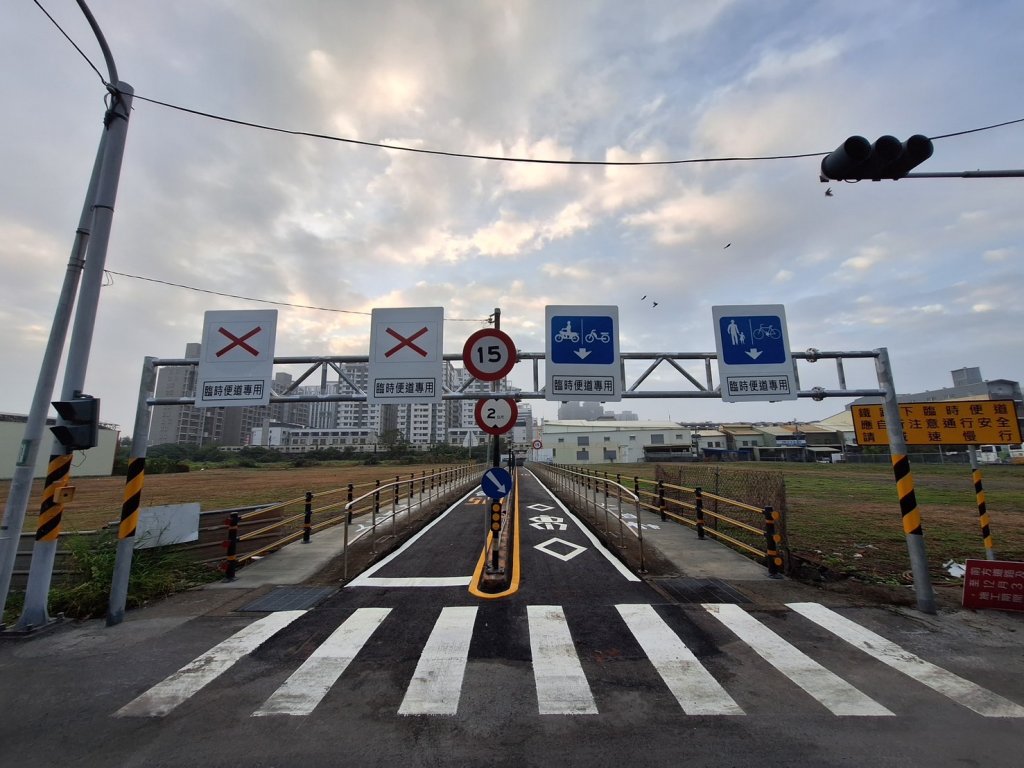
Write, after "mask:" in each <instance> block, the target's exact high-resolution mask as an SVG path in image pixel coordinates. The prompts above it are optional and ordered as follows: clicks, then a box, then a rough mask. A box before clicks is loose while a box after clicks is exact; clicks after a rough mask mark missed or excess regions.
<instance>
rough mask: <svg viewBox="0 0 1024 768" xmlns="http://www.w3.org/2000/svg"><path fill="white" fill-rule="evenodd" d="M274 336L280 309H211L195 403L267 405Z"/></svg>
mask: <svg viewBox="0 0 1024 768" xmlns="http://www.w3.org/2000/svg"><path fill="white" fill-rule="evenodd" d="M276 336H277V310H276V309H255V310H238V311H230V310H221V311H212V312H207V313H206V314H205V315H204V316H203V343H202V351H201V352H200V355H199V368H198V370H197V372H196V407H197V408H220V407H223V406H240V405H267V404H268V403H269V402H270V395H271V389H270V384H271V382H272V381H273V378H274V342H275V340H276Z"/></svg>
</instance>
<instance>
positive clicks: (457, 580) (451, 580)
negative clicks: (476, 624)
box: [347, 576, 473, 587]
mask: <svg viewBox="0 0 1024 768" xmlns="http://www.w3.org/2000/svg"><path fill="white" fill-rule="evenodd" d="M472 581H473V577H472V576H434V577H430V576H407V577H397V576H396V577H388V576H376V577H372V578H369V579H364V578H362V577H360V579H359V583H358V584H356V583H355V581H352V582H349V584H348V585H347V586H349V587H353V586H355V587H468V586H469V584H470V582H472Z"/></svg>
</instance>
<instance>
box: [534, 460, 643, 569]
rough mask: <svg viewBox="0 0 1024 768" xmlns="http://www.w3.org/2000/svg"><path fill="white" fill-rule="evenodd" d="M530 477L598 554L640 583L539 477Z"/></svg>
mask: <svg viewBox="0 0 1024 768" xmlns="http://www.w3.org/2000/svg"><path fill="white" fill-rule="evenodd" d="M530 476H531V477H533V479H534V480H536V481H537V484H538V485H539V486H540V487H541V488H543V489H544V491H545V493H547V495H548V496H550V497H551V499H552V501H554V502H555V504H556V505H557V506H558V508H559V509H561V510H562V512H564V513H565V514H566V515H567V516H568V517H569V519H570V520H572V521H573V522H574V523H575V524H576V527H577V528H579V529H580V531H581V532H582V533H583V535H584V536H586V537H587V539H588V540H589V541H590V543H591V544H593V545H594V549H596V550H597V551H598V552H600V553H601V554H602V555H604V558H605V559H606V560H607V561H608V562H609V563H611V564H612V566H613V567H614V568H615V570H617V571H618V572H619V573H620V574H622V575H623V576H624V577H625V578H626V580H627V581H640V577H639V576H637V575H636V574H635V573H633V572H632V571H630V570H629V569H628V568H627V567H626V566H625V565H623V564H622V561H620V560H619V559H618V558H617V557H615V556H614V555H613V554H612V553H611V552H610V551H609V550H608V549H607V548H606V547H605V546H604V545H603V544H601V542H600V541H598V539H597V537H596V536H595V535H594V534H592V533H591V532H590V531H589V530H587V528H586V526H584V525H583V523H581V522H580V521H579V519H577V517H576V515H574V514H573V513H572V512H570V511H569V508H568V507H566V506H565V504H563V503H562V502H561V501H559V499H558V497H557V496H555V494H553V493H552V492H551V491H550V490H549V489H548V487H547V486H546V485H544V483H542V482H541V481H540V478H539V477H537V476H536V475H535V474H533V473H532V472H531V473H530Z"/></svg>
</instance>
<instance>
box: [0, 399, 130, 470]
mask: <svg viewBox="0 0 1024 768" xmlns="http://www.w3.org/2000/svg"><path fill="white" fill-rule="evenodd" d="M52 423H53V422H52V421H51V422H50V424H52ZM48 426H49V425H48ZM24 437H25V417H24V416H21V417H18V416H7V415H5V418H4V419H3V420H0V480H10V479H11V478H12V477H14V467H15V465H16V464H17V463H18V452H19V450H20V449H21V441H22V439H23V438H24ZM119 437H120V435H119V433H118V432H117V431H116V430H113V429H104V428H103V427H100V443H99V445H97V446H96V447H95V448H90V449H89V450H88V451H75V458H74V460H73V461H72V466H71V475H72V477H99V476H108V475H110V473H111V472H112V471H113V469H114V455H115V454H116V453H117V441H118V438H119ZM52 445H53V435H52V434H51V432H50V430H49V429H46V430H45V433H44V435H43V441H42V443H41V444H40V446H39V455H38V456H37V457H36V469H35V473H34V475H33V477H46V467H47V465H48V464H49V463H50V450H51V448H52Z"/></svg>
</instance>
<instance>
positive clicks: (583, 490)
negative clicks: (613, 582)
mask: <svg viewBox="0 0 1024 768" xmlns="http://www.w3.org/2000/svg"><path fill="white" fill-rule="evenodd" d="M530 469H531V471H533V472H539V473H541V474H544V475H546V476H547V477H548V479H549V481H552V480H553V481H554V482H555V485H556V487H558V488H561V489H562V490H563V491H564V492H568V493H569V494H571V495H572V498H573V499H574V500H576V501H577V502H579V503H581V504H582V505H583V506H584V507H585V508H588V507H593V509H594V516H595V517H597V516H598V514H599V512H598V510H603V511H604V530H605V533H606V534H609V535H610V533H611V524H610V516H611V515H612V514H614V517H615V518H616V519H617V520H618V522H619V544H618V546H619V548H620V549H622V548H623V547H624V543H623V542H624V539H625V531H627V530H628V531H629V532H630V533H631V534H632V535H633V536H634V537H635V538H636V540H637V545H638V547H639V549H640V573H645V572H646V570H647V568H646V561H645V559H644V532H643V526H642V525H641V524H640V508H641V506H642V504H641V501H640V495H639V494H638V493H637V492H636V491H631V490H630V489H629V488H627V487H626V486H625V485H623V484H622V483H621V482H619V481H618V480H610V479H609V478H608V477H607V476H605V477H599V476H598V475H597V473H596V472H590V471H587V470H581V469H578V468H570V467H569V466H566V465H562V464H537V463H531V464H530ZM606 475H607V473H606ZM620 479H621V478H620ZM602 495H603V497H604V502H603V503H601V501H600V499H601V497H602ZM613 498H614V499H615V501H616V502H617V503H616V505H615V507H614V508H612V505H611V504H610V503H609V502H610V501H611V500H612V499H613ZM623 500H628V501H629V502H630V503H631V504H633V506H634V508H635V509H636V530H633V527H632V526H631V525H629V524H628V523H625V522H624V518H623V515H622V509H623Z"/></svg>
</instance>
